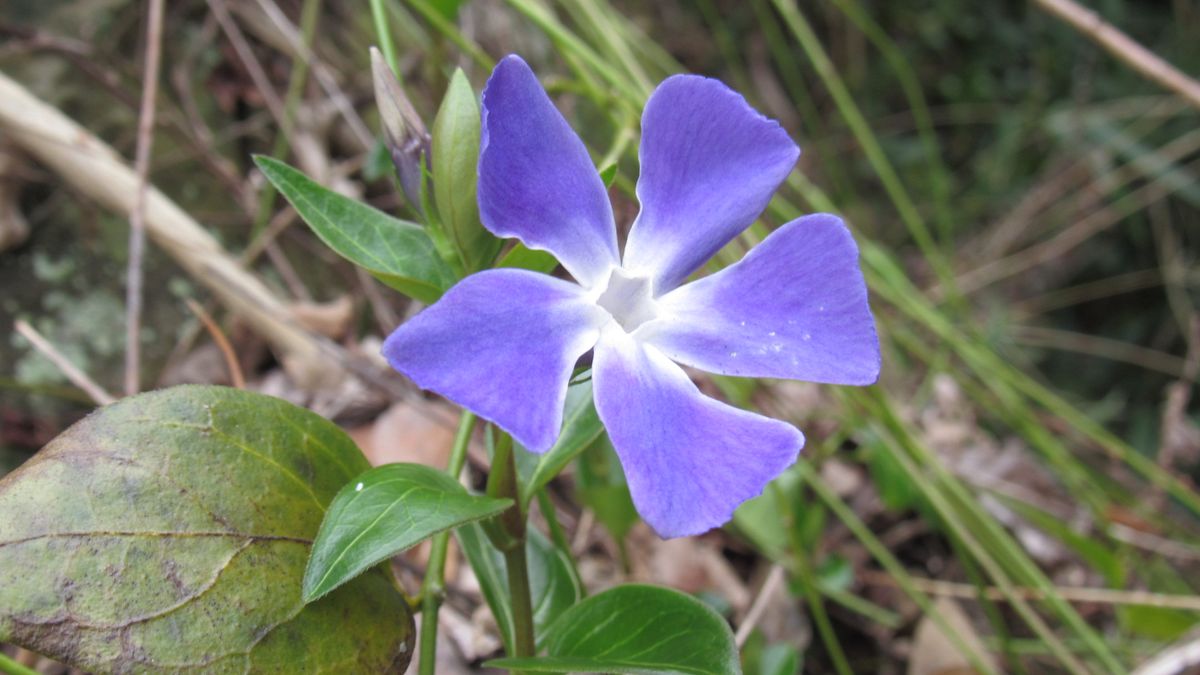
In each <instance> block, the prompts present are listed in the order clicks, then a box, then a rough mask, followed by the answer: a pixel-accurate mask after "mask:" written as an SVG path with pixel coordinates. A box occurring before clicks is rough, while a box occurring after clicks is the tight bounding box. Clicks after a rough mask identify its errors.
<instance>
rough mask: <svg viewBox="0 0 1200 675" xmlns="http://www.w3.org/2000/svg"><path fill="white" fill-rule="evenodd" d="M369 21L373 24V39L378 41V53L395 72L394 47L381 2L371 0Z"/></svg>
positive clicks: (380, 0)
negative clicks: (381, 54)
mask: <svg viewBox="0 0 1200 675" xmlns="http://www.w3.org/2000/svg"><path fill="white" fill-rule="evenodd" d="M371 19H372V20H373V21H374V23H375V37H376V38H377V39H378V40H379V51H381V52H383V60H384V61H387V64H388V68H391V69H392V72H393V73H398V72H399V71H398V70H396V45H395V43H393V42H392V31H390V30H388V20H387V12H386V11H384V8H383V0H371Z"/></svg>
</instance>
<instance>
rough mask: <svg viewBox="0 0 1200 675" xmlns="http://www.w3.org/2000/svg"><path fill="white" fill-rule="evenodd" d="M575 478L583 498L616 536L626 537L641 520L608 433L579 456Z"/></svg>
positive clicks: (580, 497)
mask: <svg viewBox="0 0 1200 675" xmlns="http://www.w3.org/2000/svg"><path fill="white" fill-rule="evenodd" d="M575 481H576V486H577V491H578V494H579V499H580V501H582V502H583V503H584V504H586V505H587V506H588V508H590V509H592V511H594V512H595V513H596V518H597V519H599V520H600V522H601V523H602V524H603V525H604V527H605V529H607V530H608V533H609V534H611V535H612V537H613V539H616V540H617V541H618V542H620V541H621V540H622V539H624V538H625V535H626V534H628V533H629V529H630V528H632V527H633V526H634V524H636V523H637V521H638V512H637V509H636V508H634V506H633V498H632V497H630V495H629V485H628V484H626V482H625V472H624V471H623V470H622V469H621V462H620V460H619V459H618V458H617V453H616V451H614V450H613V447H612V442H611V441H609V439H608V436H601V437H600V438H599V439H598V440H597V441H596V442H595V443H593V444H592V445H591V446H590V447H588V448H587V450H586V451H585V452H584V453H583V455H582V456H581V457H580V458H579V464H578V472H577V473H576V476H575Z"/></svg>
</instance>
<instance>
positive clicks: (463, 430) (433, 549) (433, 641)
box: [417, 410, 475, 675]
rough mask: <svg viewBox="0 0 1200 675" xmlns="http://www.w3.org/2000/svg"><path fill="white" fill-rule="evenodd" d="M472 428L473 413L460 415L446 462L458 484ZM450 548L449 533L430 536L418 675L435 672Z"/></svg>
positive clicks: (447, 470) (422, 586) (424, 580)
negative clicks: (439, 621)
mask: <svg viewBox="0 0 1200 675" xmlns="http://www.w3.org/2000/svg"><path fill="white" fill-rule="evenodd" d="M474 428H475V415H474V413H470V412H467V411H466V410H464V411H463V414H462V418H461V419H460V420H459V422H458V433H456V434H455V436H454V445H453V446H451V448H450V461H449V463H448V465H447V467H446V473H448V474H450V477H451V478H454V479H455V480H458V475H459V474H460V473H462V470H463V465H464V464H466V462H467V444H468V443H469V442H470V440H471V431H472V430H473V429H474ZM449 546H450V533H449V532H440V533H438V534H435V535H434V536H433V540H432V544H431V545H430V547H429V564H428V565H426V566H425V578H424V579H423V580H422V581H421V662H420V663H419V664H418V665H417V672H418V673H420V675H434V673H435V672H436V670H437V629H438V609H440V608H441V606H442V599H443V598H444V597H445V594H446V588H445V582H444V575H445V572H446V552H447V550H448V549H449Z"/></svg>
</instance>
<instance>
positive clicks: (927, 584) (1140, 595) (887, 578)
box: [862, 570, 1200, 612]
mask: <svg viewBox="0 0 1200 675" xmlns="http://www.w3.org/2000/svg"><path fill="white" fill-rule="evenodd" d="M862 579H863V581H865V582H866V583H868V584H872V585H875V586H887V587H889V588H899V584H898V583H897V582H896V580H895V579H893V578H892V577H891V575H889V574H886V573H884V572H877V571H873V570H864V571H863V573H862ZM909 582H910V583H911V584H912V586H913V587H914V588H916V589H918V590H920V591H922V592H924V593H928V594H930V595H939V596H945V597H950V598H960V599H963V600H979V599H980V598H979V589H978V588H976V587H975V586H973V585H971V584H960V583H955V582H953V581H939V580H937V579H922V578H920V577H909ZM1013 591H1014V592H1015V594H1016V596H1017V597H1020V598H1023V599H1025V600H1042V599H1045V598H1046V593H1044V592H1043V591H1041V590H1039V589H1036V588H1014V589H1013ZM1054 592H1055V593H1056V594H1058V596H1059V597H1061V598H1062V599H1064V600H1067V601H1069V602H1090V603H1094V604H1098V605H1137V606H1141V607H1160V608H1167V609H1182V610H1189V611H1193V612H1200V595H1173V594H1169V593H1152V592H1150V591H1122V590H1116V589H1112V588H1077V587H1070V586H1057V587H1055V589H1054ZM983 595H984V597H985V598H986V599H988V600H991V601H994V602H1005V601H1007V597H1006V596H1005V595H1004V593H1003V592H1001V590H1000V589H999V588H995V587H992V586H988V587H985V588H984V589H983Z"/></svg>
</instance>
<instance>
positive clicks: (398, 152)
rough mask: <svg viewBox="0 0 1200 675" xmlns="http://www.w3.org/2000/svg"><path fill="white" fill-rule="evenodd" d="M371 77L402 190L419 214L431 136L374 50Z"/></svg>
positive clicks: (393, 76)
mask: <svg viewBox="0 0 1200 675" xmlns="http://www.w3.org/2000/svg"><path fill="white" fill-rule="evenodd" d="M371 74H372V79H373V80H374V82H375V104H376V105H377V106H379V116H380V117H381V118H382V120H383V133H384V136H385V137H386V139H387V146H388V152H389V154H391V156H392V164H393V165H395V167H396V173H397V174H398V176H399V178H400V189H401V190H403V191H404V196H405V197H406V198H408V201H409V203H410V204H412V205H413V207H414V208H416V209H417V210H418V211H420V210H422V207H421V182H422V180H423V176H422V165H423V164H424V163H425V162H428V161H429V157H430V137H429V132H428V131H427V130H426V129H425V123H424V122H422V121H421V117H420V116H419V115H417V111H416V110H415V109H414V108H413V106H412V103H411V102H410V101H409V100H408V97H407V96H405V95H404V88H403V87H401V86H400V81H399V80H397V79H396V75H395V73H393V72H392V69H391V68H390V67H389V66H388V64H387V61H385V60H384V59H383V55H382V54H380V53H379V50H378V49H376V48H374V47H372V48H371Z"/></svg>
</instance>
